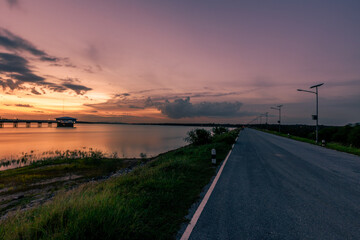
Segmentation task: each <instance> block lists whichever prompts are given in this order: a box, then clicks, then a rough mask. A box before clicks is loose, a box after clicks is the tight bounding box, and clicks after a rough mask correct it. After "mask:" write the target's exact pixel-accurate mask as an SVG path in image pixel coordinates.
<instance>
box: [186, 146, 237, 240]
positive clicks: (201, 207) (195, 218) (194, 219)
mask: <svg viewBox="0 0 360 240" xmlns="http://www.w3.org/2000/svg"><path fill="white" fill-rule="evenodd" d="M235 143H236V142H235ZM234 146H235V144H233V145H232V148H231V149H230V151H229V153H228V155H227V156H226V158H225V160H224V162H223V163H222V165H221V167H220V169H219V171H218V173H217V174H216V177H215V179H214V181H213V182H212V184H211V186H210V188H209V189H208V191H207V192H206V195H205V197H204V198H203V200H202V201H201V203H200V205H199V207H198V209H197V210H196V212H195V214H194V216H193V217H192V218H191V221H190V223H189V224H188V225H187V227H186V229H185V232H184V233H183V235H182V236H181V238H180V240H188V239H189V237H190V235H191V233H192V230H193V229H194V227H195V225H196V223H197V221H198V220H199V217H200V215H201V213H202V211H203V210H204V208H205V205H206V203H207V202H208V200H209V198H210V196H211V193H212V192H213V190H214V188H215V186H216V183H217V182H218V180H219V178H220V175H221V173H222V171H223V169H224V166H225V164H226V162H227V160H228V158H229V157H230V154H231V153H232V150H233V148H234Z"/></svg>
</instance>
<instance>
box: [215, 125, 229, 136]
mask: <svg viewBox="0 0 360 240" xmlns="http://www.w3.org/2000/svg"><path fill="white" fill-rule="evenodd" d="M212 132H213V133H214V136H216V135H220V134H223V133H227V132H229V129H228V128H226V127H222V126H219V127H213V129H212Z"/></svg>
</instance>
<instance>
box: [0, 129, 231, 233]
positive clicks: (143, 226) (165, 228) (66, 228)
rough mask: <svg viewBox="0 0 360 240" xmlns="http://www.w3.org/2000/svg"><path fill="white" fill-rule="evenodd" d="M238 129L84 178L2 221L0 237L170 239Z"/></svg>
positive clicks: (228, 147) (226, 150) (223, 155)
mask: <svg viewBox="0 0 360 240" xmlns="http://www.w3.org/2000/svg"><path fill="white" fill-rule="evenodd" d="M236 136H237V132H235V131H232V132H230V133H226V134H222V135H221V136H219V137H217V138H215V139H214V140H213V142H212V143H210V144H206V145H201V146H194V145H189V146H186V147H183V148H180V149H178V150H174V151H171V152H168V153H165V154H162V155H160V156H158V157H157V158H156V159H155V160H153V161H151V162H149V163H148V164H146V165H145V166H143V167H140V168H137V169H135V170H134V171H132V172H131V173H129V174H126V175H123V176H119V177H116V178H111V179H109V180H106V181H103V182H99V183H87V184H84V185H82V186H80V187H79V188H77V189H74V190H71V191H68V192H66V193H64V194H58V195H57V196H56V197H55V198H54V200H53V201H51V202H49V203H47V204H44V205H42V206H40V207H38V208H36V209H32V210H29V211H27V212H24V213H21V214H16V215H15V216H12V217H9V218H8V219H6V221H3V222H1V223H0V238H1V239H172V238H174V237H175V234H176V233H177V231H178V229H179V227H180V225H181V223H182V222H184V221H185V218H184V216H186V215H187V212H188V209H189V208H190V206H191V205H192V203H194V202H195V201H196V200H197V199H198V196H199V194H200V192H201V191H202V188H203V187H204V186H205V185H206V184H207V183H208V182H209V181H210V179H211V177H212V176H213V175H214V173H215V168H214V167H213V166H212V165H211V161H210V159H211V155H210V153H211V149H212V148H215V149H216V150H217V157H218V159H219V160H220V159H221V160H223V159H224V158H225V157H226V155H227V153H228V151H229V150H230V149H231V145H232V144H233V142H234V140H235V138H236Z"/></svg>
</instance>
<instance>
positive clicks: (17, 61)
mask: <svg viewBox="0 0 360 240" xmlns="http://www.w3.org/2000/svg"><path fill="white" fill-rule="evenodd" d="M0 73H7V74H10V76H11V78H14V79H17V80H19V81H21V82H39V81H43V80H44V78H43V77H40V76H37V75H36V74H34V73H33V72H32V71H31V70H30V68H29V66H28V61H27V60H26V59H25V58H23V57H20V56H18V55H15V54H10V53H0Z"/></svg>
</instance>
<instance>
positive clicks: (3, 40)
mask: <svg viewBox="0 0 360 240" xmlns="http://www.w3.org/2000/svg"><path fill="white" fill-rule="evenodd" d="M0 46H3V47H4V48H6V49H7V50H9V51H15V52H17V51H27V52H29V53H31V54H32V55H34V56H38V57H48V55H47V54H46V53H45V52H44V51H42V50H39V49H37V48H36V47H35V46H34V45H33V44H31V43H30V42H28V41H27V40H25V39H23V38H21V37H19V36H16V35H15V34H13V33H11V32H10V31H9V30H6V29H4V28H0Z"/></svg>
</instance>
